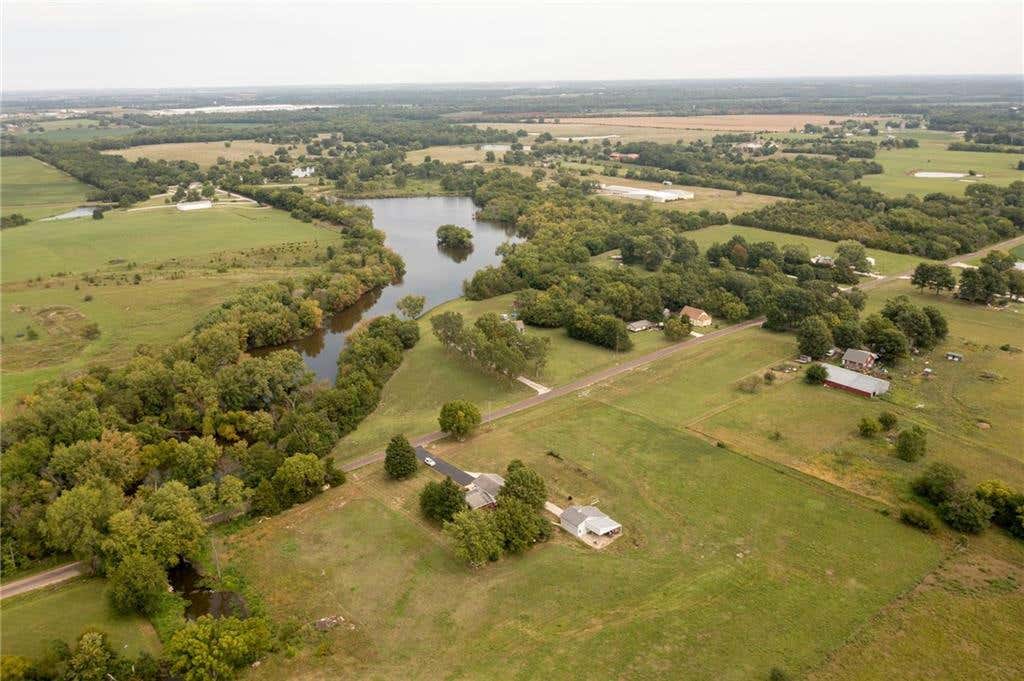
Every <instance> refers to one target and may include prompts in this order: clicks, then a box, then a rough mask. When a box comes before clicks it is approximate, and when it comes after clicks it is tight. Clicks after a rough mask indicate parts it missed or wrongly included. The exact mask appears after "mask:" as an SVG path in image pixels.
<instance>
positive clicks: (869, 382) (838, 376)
mask: <svg viewBox="0 0 1024 681" xmlns="http://www.w3.org/2000/svg"><path fill="white" fill-rule="evenodd" d="M821 366H823V367H825V370H826V371H827V372H828V381H829V383H835V384H836V385H841V386H843V387H846V388H853V389H854V390H859V391H862V392H866V393H869V394H871V395H882V394H884V393H887V392H889V381H883V380H882V379H880V378H875V377H874V376H867V375H865V374H861V373H858V372H856V371H850V370H849V369H844V368H842V367H837V366H832V365H831V364H822V365H821Z"/></svg>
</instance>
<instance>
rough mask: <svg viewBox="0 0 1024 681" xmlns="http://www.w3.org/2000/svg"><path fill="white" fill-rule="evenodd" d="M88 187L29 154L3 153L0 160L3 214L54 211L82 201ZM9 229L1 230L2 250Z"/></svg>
mask: <svg viewBox="0 0 1024 681" xmlns="http://www.w3.org/2000/svg"><path fill="white" fill-rule="evenodd" d="M91 189H92V188H91V187H90V186H89V185H87V184H83V183H82V182H79V181H78V180H76V179H75V178H73V177H71V176H70V175H67V174H66V173H63V172H61V171H59V170H57V169H56V168H54V167H52V166H49V165H47V164H45V163H43V162H42V161H39V160H36V159H34V158H32V157H30V156H5V157H3V159H2V160H0V201H2V208H0V210H2V212H3V214H4V215H10V214H11V213H21V214H22V215H24V216H25V217H27V218H29V219H30V220H37V219H39V218H44V217H48V216H50V215H57V214H58V213H63V212H65V211H67V210H70V209H72V208H76V207H77V206H80V205H82V204H84V203H85V196H86V193H87V192H89V191H90V190H91ZM37 226H38V225H33V226H32V227H37ZM13 233H14V232H5V235H4V241H5V248H4V250H5V252H6V249H7V244H6V242H7V240H8V239H9V238H10V235H11V234H13ZM4 264H5V267H6V262H5V263H4Z"/></svg>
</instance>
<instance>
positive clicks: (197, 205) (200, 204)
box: [178, 199, 213, 210]
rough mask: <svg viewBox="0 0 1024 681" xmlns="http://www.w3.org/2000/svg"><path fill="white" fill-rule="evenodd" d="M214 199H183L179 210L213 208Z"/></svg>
mask: <svg viewBox="0 0 1024 681" xmlns="http://www.w3.org/2000/svg"><path fill="white" fill-rule="evenodd" d="M212 207H213V201H210V200H209V199H204V200H202V201H182V202H181V203H179V204H178V210H203V209H204V208H212Z"/></svg>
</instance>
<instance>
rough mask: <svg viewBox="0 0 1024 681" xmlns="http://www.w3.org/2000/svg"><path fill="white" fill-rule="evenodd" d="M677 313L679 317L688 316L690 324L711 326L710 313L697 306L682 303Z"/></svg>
mask: <svg viewBox="0 0 1024 681" xmlns="http://www.w3.org/2000/svg"><path fill="white" fill-rule="evenodd" d="M679 315H680V316H681V317H688V318H689V319H690V324H692V325H694V326H711V322H712V321H714V320H712V319H711V315H709V314H708V313H707V312H705V311H704V310H702V309H700V308H699V307H690V306H689V305H684V306H683V309H682V310H681V311H680V312H679Z"/></svg>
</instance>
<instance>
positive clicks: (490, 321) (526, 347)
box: [430, 312, 549, 378]
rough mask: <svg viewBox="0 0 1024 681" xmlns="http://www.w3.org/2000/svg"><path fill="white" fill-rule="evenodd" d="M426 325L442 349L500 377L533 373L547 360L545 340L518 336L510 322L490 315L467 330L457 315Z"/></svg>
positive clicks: (445, 315)
mask: <svg viewBox="0 0 1024 681" xmlns="http://www.w3.org/2000/svg"><path fill="white" fill-rule="evenodd" d="M430 325H431V328H432V329H433V331H434V336H436V337H437V339H438V340H439V341H440V342H441V345H443V346H444V347H445V348H447V349H449V350H454V351H456V352H458V353H460V354H462V355H464V356H466V357H468V358H470V359H471V360H473V361H474V362H477V363H478V364H480V365H481V366H483V367H484V368H486V369H488V370H489V371H494V372H495V373H498V374H501V375H502V376H506V377H509V378H515V377H516V376H519V375H521V374H523V373H530V374H537V373H538V372H539V371H540V370H541V369H542V368H543V367H544V363H545V362H546V361H547V355H548V346H549V343H548V339H547V338H541V337H539V336H536V335H531V334H527V333H521V332H520V331H519V330H518V329H517V328H516V327H515V324H513V323H512V322H511V321H503V320H502V319H501V318H500V317H499V316H498V315H497V314H495V313H493V312H488V313H486V314H483V315H481V316H480V317H478V318H477V320H476V321H475V322H473V325H472V326H471V327H467V326H466V324H465V320H464V319H463V317H462V314H461V313H459V312H444V313H442V314H439V315H434V316H433V317H431V318H430Z"/></svg>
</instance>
